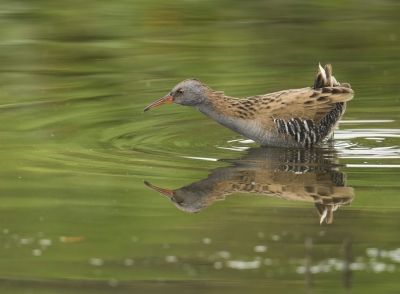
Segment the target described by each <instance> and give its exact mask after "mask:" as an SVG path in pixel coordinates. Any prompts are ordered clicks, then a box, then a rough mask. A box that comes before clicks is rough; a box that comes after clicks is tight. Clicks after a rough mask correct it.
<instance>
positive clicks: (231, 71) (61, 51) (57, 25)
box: [0, 0, 400, 294]
mask: <svg viewBox="0 0 400 294" xmlns="http://www.w3.org/2000/svg"><path fill="white" fill-rule="evenodd" d="M399 14H400V3H399V2H398V1H385V0H384V1H340V0H336V1H294V0H287V1H183V0H182V1H123V0H119V1H4V0H2V1H0V81H1V82H0V167H1V168H0V197H1V198H0V199H1V205H0V292H2V293H3V292H4V293H160V292H161V293H176V291H182V293H244V292H246V293H267V292H268V293H293V292H299V293H304V292H310V291H313V293H325V294H326V293H338V292H341V291H344V288H345V286H344V284H343V282H342V272H341V270H338V269H334V268H331V269H330V270H329V271H326V272H319V273H315V274H313V275H312V279H313V286H310V285H308V286H307V284H306V281H305V277H304V275H303V274H301V273H298V272H297V270H298V268H299V267H300V266H302V264H303V263H304V258H305V248H304V242H305V238H306V237H311V238H312V240H313V243H314V246H313V258H312V265H314V266H318V265H326V264H334V263H335V262H337V261H338V260H341V259H342V256H343V252H342V251H343V242H344V241H345V240H350V241H351V244H352V254H353V257H354V258H353V260H354V262H355V263H356V264H359V265H360V266H361V269H360V268H358V269H357V270H354V272H353V276H352V279H351V288H350V291H351V292H352V293H377V292H378V291H379V292H381V293H395V292H398V291H400V286H399V283H398V275H399V271H400V264H399V258H398V257H396V256H398V255H399V254H397V253H396V252H397V251H396V250H399V249H398V248H400V245H399V244H400V237H399V236H400V235H399V227H400V220H399V217H398V215H399V211H400V200H399V198H398V196H399V188H400V184H399V178H400V177H399V176H400V173H399V165H400V160H399V158H400V152H399V150H398V149H397V148H398V145H399V144H400V142H399V137H400V130H399V129H400V124H399V119H400V102H399V94H400V83H399V79H400V31H399V28H400V18H399ZM318 62H321V63H332V66H333V74H334V75H335V77H336V78H337V80H338V81H340V82H349V83H351V85H352V88H353V89H354V91H355V93H356V94H355V98H354V99H353V100H352V101H350V102H349V103H348V108H347V111H346V114H345V116H344V118H343V119H344V120H346V121H354V120H362V121H364V122H363V123H357V124H342V125H341V131H340V132H338V135H339V136H338V138H339V139H338V141H337V142H336V147H337V150H338V151H337V152H336V153H333V156H334V157H335V159H336V161H337V162H339V163H340V164H342V165H343V167H341V168H340V170H341V171H342V172H344V173H346V174H347V185H348V186H350V187H353V188H354V190H355V199H354V200H353V202H352V204H351V206H349V207H341V208H339V209H338V211H336V212H335V217H334V221H333V223H332V224H330V225H327V224H325V223H324V224H322V225H319V221H318V216H317V213H316V211H315V208H314V206H313V204H312V203H306V202H304V203H303V202H289V201H285V200H281V199H278V198H273V197H266V196H260V195H251V194H250V195H249V194H242V193H235V194H233V195H230V196H227V197H226V199H225V200H224V201H219V202H215V203H214V204H213V205H211V206H209V207H208V208H206V209H205V210H203V211H202V212H200V213H198V214H187V213H184V212H182V211H179V210H178V209H176V208H175V207H174V206H173V204H171V203H170V202H169V201H168V199H166V198H165V197H162V196H160V195H159V194H157V193H156V192H154V191H151V190H149V189H147V188H146V187H145V186H144V185H143V180H146V181H149V182H151V183H152V184H154V185H157V186H161V187H164V188H168V189H177V188H180V187H181V186H183V185H186V184H190V183H192V182H196V181H199V180H202V179H204V178H206V177H207V175H208V174H209V173H210V172H211V171H212V170H213V169H215V168H218V167H226V166H229V165H230V163H228V162H224V161H205V160H196V159H190V158H187V157H201V158H212V159H236V158H239V157H241V156H244V155H245V154H246V152H245V151H240V152H239V151H234V150H231V149H222V148H220V147H223V148H232V147H236V146H244V147H254V148H257V146H256V145H255V144H246V143H240V142H237V141H234V142H231V140H235V139H242V138H241V137H240V136H239V135H237V134H235V133H232V132H231V131H229V130H228V129H225V128H223V127H221V126H219V125H217V124H216V123H215V122H213V121H211V120H209V119H208V118H206V117H204V116H203V115H201V114H200V113H198V112H197V111H195V110H193V109H188V108H182V107H179V106H176V105H166V106H162V107H160V108H157V109H154V110H152V111H150V112H148V113H145V114H142V109H143V108H144V107H145V106H146V105H148V104H150V103H151V102H153V101H155V100H156V99H158V98H160V97H162V96H164V95H165V94H166V93H168V91H169V90H170V89H171V88H172V87H173V86H175V84H177V83H178V82H180V81H181V80H183V79H186V78H192V77H196V78H199V79H200V80H201V81H203V82H204V83H206V84H207V85H209V86H210V87H212V88H214V89H216V90H221V91H225V92H226V93H227V94H228V95H230V96H234V97H246V96H251V95H256V94H263V93H268V92H273V91H278V90H283V89H290V88H300V87H305V86H309V85H312V83H313V79H314V77H315V74H316V70H317V65H318ZM368 120H386V122H380V123H377V122H368ZM366 133H368V135H366ZM346 135H348V136H347V137H346ZM341 136H342V137H341ZM368 137H370V138H372V139H368ZM375 137H378V138H382V139H373V138H375ZM341 138H343V139H341ZM385 148H386V149H385ZM346 165H347V166H346ZM379 165H384V166H389V167H382V168H381V167H379ZM62 237H67V238H70V239H67V240H70V241H71V242H62V241H63V240H64V241H65V238H64V239H63V238H62ZM74 238H75V239H74ZM205 238H206V241H204V239H205ZM207 238H208V239H210V240H211V243H210V244H206V243H207V240H208V239H207ZM43 240H44V241H43ZM43 242H44V243H46V242H47V244H49V243H48V242H51V244H50V245H43ZM204 242H206V243H204ZM257 245H264V246H267V247H268V250H267V251H266V252H262V253H260V252H255V251H254V247H255V246H257ZM368 248H378V249H379V250H380V254H378V256H374V255H373V254H371V253H370V252H371V251H368ZM221 251H222V252H225V251H226V252H229V254H230V255H229V258H226V257H224V256H225V255H224V254H222V255H221ZM396 254H397V255H396ZM36 255H38V256H36ZM168 256H174V257H175V262H168V260H169V261H171V259H168V258H170V257H168ZM396 258H397V259H396ZM265 259H271V262H272V264H270V265H269V264H265ZM127 260H128V261H127ZM227 260H237V261H244V262H251V261H254V260H261V266H259V267H258V268H256V269H242V270H239V269H233V268H229V267H227V266H226V265H227ZM332 260H333V261H332ZM96 262H97V263H99V262H100V263H101V265H94V264H96ZM216 263H217V264H216ZM219 263H220V264H221V265H222V268H220V269H218V267H219V266H218V265H219ZM267 263H268V262H267ZM127 264H128V265H127Z"/></svg>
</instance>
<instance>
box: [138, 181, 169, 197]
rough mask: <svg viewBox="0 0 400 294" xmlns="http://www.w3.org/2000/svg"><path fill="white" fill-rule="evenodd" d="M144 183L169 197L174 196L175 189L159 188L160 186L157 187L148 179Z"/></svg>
mask: <svg viewBox="0 0 400 294" xmlns="http://www.w3.org/2000/svg"><path fill="white" fill-rule="evenodd" d="M143 183H144V184H145V185H146V187H149V188H150V189H152V190H154V191H157V192H158V193H161V194H163V195H165V196H167V197H168V198H172V197H174V191H173V190H168V189H163V188H159V187H156V186H154V185H152V184H150V183H149V182H146V181H144V182H143Z"/></svg>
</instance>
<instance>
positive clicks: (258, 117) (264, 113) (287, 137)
mask: <svg viewBox="0 0 400 294" xmlns="http://www.w3.org/2000/svg"><path fill="white" fill-rule="evenodd" d="M353 96H354V92H353V90H352V89H351V88H350V85H349V84H347V83H344V84H340V83H338V82H337V81H336V79H335V78H334V77H333V76H332V67H331V65H330V64H327V65H326V66H325V69H323V68H322V67H321V65H319V67H318V73H317V76H316V78H315V81H314V86H312V87H306V88H301V89H294V90H285V91H280V92H275V93H270V94H265V95H257V96H253V97H248V98H242V99H239V98H233V97H229V96H226V95H225V94H224V93H223V92H219V91H214V90H212V89H211V88H210V87H208V86H206V85H205V84H203V83H201V82H200V81H199V80H197V79H188V80H185V81H183V82H181V83H179V84H178V85H177V86H175V87H174V88H173V89H172V91H171V92H170V93H169V94H168V95H166V96H165V97H163V98H161V99H159V100H157V101H156V102H154V103H152V104H150V105H149V106H148V107H146V108H145V109H144V111H147V110H149V109H151V108H153V107H156V106H158V105H161V104H165V103H171V102H174V103H177V104H181V105H186V106H192V107H194V108H196V109H198V110H199V111H200V112H202V113H204V114H205V115H207V116H209V117H210V118H212V119H214V120H215V121H217V122H218V123H220V124H222V125H224V126H226V127H228V128H229V129H231V130H233V131H235V132H237V133H239V134H241V135H243V136H245V137H248V138H250V139H252V140H254V141H255V142H257V143H259V144H260V145H262V146H277V147H310V146H313V145H316V144H318V143H320V142H321V141H322V140H324V139H325V138H326V137H327V136H328V135H329V134H330V133H331V132H332V131H333V130H334V129H335V128H336V126H337V124H338V122H339V120H340V118H341V117H342V115H343V114H344V111H345V109H346V102H347V101H349V100H350V99H352V98H353Z"/></svg>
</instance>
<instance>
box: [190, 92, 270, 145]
mask: <svg viewBox="0 0 400 294" xmlns="http://www.w3.org/2000/svg"><path fill="white" fill-rule="evenodd" d="M206 94H207V95H206V97H205V99H204V101H203V102H202V103H200V104H198V105H196V106H195V108H196V109H197V110H199V111H200V112H201V113H203V114H205V115H207V116H208V117H210V118H211V119H213V120H215V121H216V122H218V123H220V124H221V125H223V126H225V127H227V128H228V129H231V130H232V131H234V132H237V133H239V134H241V135H243V136H246V137H247V138H250V139H253V140H257V139H258V137H260V136H262V132H263V131H262V129H261V128H260V127H259V125H258V122H257V120H254V119H251V118H247V117H244V116H243V113H242V112H241V111H240V108H239V107H241V104H242V103H243V102H242V101H243V100H245V99H238V98H232V97H229V96H226V95H225V94H224V93H223V92H217V91H213V90H211V89H206ZM241 113H242V114H241Z"/></svg>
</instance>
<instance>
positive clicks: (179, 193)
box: [145, 148, 354, 223]
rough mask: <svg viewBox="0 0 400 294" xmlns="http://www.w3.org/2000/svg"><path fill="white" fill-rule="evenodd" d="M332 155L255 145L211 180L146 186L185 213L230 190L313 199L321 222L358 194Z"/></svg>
mask: <svg viewBox="0 0 400 294" xmlns="http://www.w3.org/2000/svg"><path fill="white" fill-rule="evenodd" d="M332 157H333V154H332V153H331V152H328V151H326V150H324V149H297V150H290V149H278V148H258V149H251V150H250V152H249V154H248V155H246V156H245V157H243V158H241V159H238V160H229V162H231V163H233V166H228V167H222V168H217V169H214V170H212V173H211V174H210V175H209V176H208V177H207V178H206V179H204V180H201V181H198V182H195V183H192V184H190V185H188V186H184V187H182V188H180V189H176V190H168V189H163V188H159V187H156V186H154V185H151V184H150V183H148V182H145V185H146V186H147V187H149V188H151V189H153V190H155V191H157V192H159V193H161V194H163V195H165V196H167V197H168V198H169V199H170V200H171V201H172V202H173V203H174V204H175V206H176V207H178V208H179V209H181V210H183V211H186V212H192V213H193V212H199V211H201V210H202V209H204V208H206V207H207V206H208V205H210V204H212V203H213V202H214V201H217V200H224V199H225V196H226V195H229V194H233V193H252V194H257V195H267V196H274V197H279V198H282V199H286V200H298V201H306V202H313V203H315V206H316V208H317V210H318V213H319V216H320V222H321V223H322V221H323V220H324V219H325V220H326V222H327V223H331V222H332V218H333V211H335V210H336V209H337V208H338V207H339V206H340V205H349V204H350V202H351V201H352V200H353V198H354V190H353V188H351V187H346V174H344V173H342V172H340V171H339V170H338V165H337V164H335V162H334V160H333V159H332Z"/></svg>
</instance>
